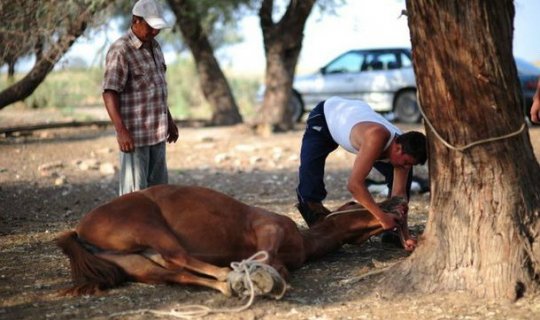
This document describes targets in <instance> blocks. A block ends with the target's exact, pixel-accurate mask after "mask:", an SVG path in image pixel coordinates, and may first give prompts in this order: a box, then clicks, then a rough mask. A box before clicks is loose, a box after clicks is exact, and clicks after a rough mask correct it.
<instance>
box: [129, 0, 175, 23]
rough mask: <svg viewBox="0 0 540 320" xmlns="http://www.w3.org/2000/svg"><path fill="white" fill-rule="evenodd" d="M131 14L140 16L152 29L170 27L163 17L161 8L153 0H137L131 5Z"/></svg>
mask: <svg viewBox="0 0 540 320" xmlns="http://www.w3.org/2000/svg"><path fill="white" fill-rule="evenodd" d="M132 12H133V15H134V16H137V17H142V18H143V19H144V21H146V23H148V25H150V26H151V27H152V28H154V29H163V28H170V26H169V24H168V23H167V21H165V19H163V10H162V9H161V6H160V5H159V4H158V3H157V2H156V1H154V0H139V1H137V3H135V5H134V6H133V11H132Z"/></svg>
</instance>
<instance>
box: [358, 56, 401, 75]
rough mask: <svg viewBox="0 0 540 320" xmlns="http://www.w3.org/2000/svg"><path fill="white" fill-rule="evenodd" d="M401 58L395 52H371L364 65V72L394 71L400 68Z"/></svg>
mask: <svg viewBox="0 0 540 320" xmlns="http://www.w3.org/2000/svg"><path fill="white" fill-rule="evenodd" d="M400 66H401V63H400V61H399V57H398V55H397V54H396V53H394V52H370V53H367V54H366V59H365V60H364V64H363V65H362V71H378V70H392V69H398V68H400Z"/></svg>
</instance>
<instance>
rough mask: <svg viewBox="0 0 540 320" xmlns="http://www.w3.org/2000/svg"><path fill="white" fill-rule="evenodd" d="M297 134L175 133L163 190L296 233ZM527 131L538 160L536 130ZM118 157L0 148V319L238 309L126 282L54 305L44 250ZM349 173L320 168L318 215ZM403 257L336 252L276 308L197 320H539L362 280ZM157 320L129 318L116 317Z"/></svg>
mask: <svg viewBox="0 0 540 320" xmlns="http://www.w3.org/2000/svg"><path fill="white" fill-rule="evenodd" d="M5 111H6V112H4V110H2V112H0V127H8V126H13V125H17V124H20V122H21V119H24V120H25V122H26V123H29V122H43V121H48V120H51V119H53V118H54V119H56V118H57V117H58V114H56V113H55V112H53V111H48V112H45V113H41V114H39V115H37V114H35V113H32V114H30V113H25V112H23V111H21V110H15V111H9V109H7V110H5ZM403 129H405V130H409V129H417V130H423V128H422V127H421V126H409V127H403ZM302 130H303V127H302V126H299V127H298V128H297V130H295V131H292V132H289V133H284V134H275V135H271V136H268V137H260V136H254V135H252V134H251V133H250V132H249V131H248V130H247V129H245V128H243V127H227V128H224V127H218V128H195V127H190V128H181V134H180V140H179V142H178V143H176V144H174V145H170V146H169V148H168V158H167V161H168V166H169V170H170V172H169V176H170V182H171V183H173V184H185V185H200V186H206V187H210V188H213V189H216V190H218V191H221V192H224V193H226V194H228V195H231V196H233V197H235V198H237V199H239V200H241V201H243V202H245V203H248V204H251V205H257V206H261V207H264V208H267V209H269V210H272V211H274V212H277V213H281V214H284V215H287V216H289V217H290V218H291V219H293V220H294V221H295V222H296V223H297V224H298V225H299V227H300V228H305V224H304V222H303V220H302V219H301V217H300V215H299V214H298V213H297V211H296V209H295V208H294V204H295V202H296V199H295V193H294V189H295V186H296V183H297V178H296V175H297V168H298V164H299V160H298V154H299V148H300V141H301V136H302V132H303V131H302ZM530 130H531V131H530V133H531V141H532V142H533V145H534V148H535V153H536V156H537V158H539V159H540V128H539V127H536V128H531V129H530ZM116 150H117V149H116V140H115V137H114V134H113V131H112V129H111V128H110V127H108V128H97V127H96V128H76V129H55V130H43V131H35V132H33V133H32V134H21V135H19V136H17V137H8V138H6V137H0V319H106V318H109V317H110V316H111V315H113V314H115V313H119V312H128V311H133V310H140V309H153V310H162V311H167V310H170V309H171V308H174V307H176V306H179V305H180V306H181V305H192V304H202V305H205V306H208V307H210V308H234V307H239V306H242V305H244V303H245V301H244V300H240V299H239V298H235V297H233V298H227V297H224V296H223V295H221V294H220V293H217V292H214V291H212V290H209V289H204V288H198V287H190V286H173V285H143V284H135V283H131V284H127V285H125V286H122V287H120V288H117V289H113V290H110V291H108V292H107V293H106V294H105V295H102V296H96V297H95V296H91V297H89V296H85V297H76V298H74V297H62V296H59V295H58V294H57V291H58V290H60V289H62V288H66V287H68V286H69V285H70V275H69V263H68V261H67V259H66V258H65V257H64V256H63V255H62V254H61V252H60V251H59V250H58V249H57V248H56V247H55V245H54V244H53V240H54V238H55V237H56V236H58V235H59V234H60V233H61V232H63V231H66V230H68V229H71V228H73V227H74V226H75V225H76V224H77V222H78V220H79V219H80V218H81V217H82V216H83V215H84V214H85V213H86V212H87V211H88V210H90V209H91V208H93V207H95V206H97V205H99V204H101V203H104V202H106V201H108V200H110V199H112V198H114V197H115V195H116V193H117V174H116V172H115V167H116V166H117V161H118V160H117V157H118V155H117V151H116ZM351 163H352V156H351V155H349V154H347V153H346V152H344V151H343V150H339V151H336V152H334V153H333V154H332V155H331V156H330V158H329V160H328V169H327V177H326V181H327V186H328V190H329V197H328V200H327V201H326V204H327V206H328V207H330V208H331V209H335V208H337V207H338V206H339V205H340V204H342V203H344V202H346V201H347V200H349V199H350V195H349V194H348V192H347V191H346V189H345V181H346V179H347V175H348V172H349V169H350V166H351ZM418 174H419V175H423V176H426V174H427V170H426V168H425V167H423V168H419V170H418ZM428 211H429V194H415V195H413V197H412V199H411V203H410V215H411V216H410V225H411V229H412V231H413V233H416V234H418V233H421V232H422V230H423V228H424V225H425V222H426V220H427V215H428ZM213 227H216V226H209V232H211V230H212V228H213ZM407 255H408V254H407V253H405V252H404V251H403V250H400V249H397V248H393V247H389V246H388V245H383V244H381V243H380V241H379V240H378V239H373V240H372V241H370V242H368V243H366V244H364V245H362V246H360V247H357V246H344V247H343V248H341V249H340V250H338V251H337V252H335V253H332V254H329V255H328V256H326V257H324V258H323V259H321V260H318V261H314V262H310V263H308V264H306V265H305V266H304V267H302V268H301V269H299V270H296V271H294V272H293V273H292V277H291V279H290V283H289V285H290V287H289V289H288V291H287V293H286V295H285V296H284V297H283V299H281V300H279V301H276V300H272V299H270V298H261V297H258V298H256V300H255V302H254V303H253V305H252V306H251V307H250V308H249V309H247V310H245V311H242V312H240V313H233V314H229V313H216V314H211V315H208V316H206V317H205V319H310V320H324V319H387V318H399V319H403V320H406V319H538V317H539V315H540V297H538V296H532V297H531V296H529V297H525V298H523V299H521V300H519V301H517V302H515V303H509V302H505V301H490V300H482V299H476V298H473V297H470V296H469V295H467V293H465V292H457V293H438V294H431V295H419V294H414V293H411V294H408V295H404V296H403V297H400V298H399V299H388V298H387V297H385V296H383V295H381V294H379V293H378V292H377V289H376V286H377V284H378V283H381V282H384V281H385V278H384V273H381V274H379V275H376V276H368V277H361V276H362V275H365V274H366V273H368V272H372V271H377V270H383V269H384V268H386V267H388V266H390V265H392V264H394V263H398V262H399V261H400V260H402V259H406V257H407ZM155 317H156V315H153V314H149V313H136V314H131V315H123V316H115V317H114V318H115V319H153V318H155ZM169 318H172V317H171V316H169Z"/></svg>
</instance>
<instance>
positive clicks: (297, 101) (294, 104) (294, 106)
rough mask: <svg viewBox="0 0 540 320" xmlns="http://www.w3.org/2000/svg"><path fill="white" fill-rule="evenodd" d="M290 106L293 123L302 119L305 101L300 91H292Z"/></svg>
mask: <svg viewBox="0 0 540 320" xmlns="http://www.w3.org/2000/svg"><path fill="white" fill-rule="evenodd" d="M288 107H289V110H290V111H291V116H292V121H293V123H296V122H300V119H302V115H303V114H304V101H302V97H301V96H300V94H299V93H298V92H296V91H293V92H292V94H291V100H290V101H289V106H288Z"/></svg>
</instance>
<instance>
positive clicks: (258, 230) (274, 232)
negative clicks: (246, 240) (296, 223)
mask: <svg viewBox="0 0 540 320" xmlns="http://www.w3.org/2000/svg"><path fill="white" fill-rule="evenodd" d="M253 229H254V232H255V236H256V239H257V251H266V252H267V253H268V260H267V261H266V263H267V264H268V265H270V266H272V267H273V268H274V269H276V271H277V272H279V274H280V275H281V277H283V278H284V279H287V278H288V277H289V270H287V267H286V266H285V264H284V262H283V261H281V259H280V258H279V255H278V251H279V249H280V248H281V246H282V245H283V241H284V239H285V230H284V228H282V227H281V226H280V225H278V224H276V223H260V224H254V226H253Z"/></svg>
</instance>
